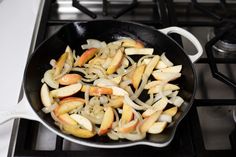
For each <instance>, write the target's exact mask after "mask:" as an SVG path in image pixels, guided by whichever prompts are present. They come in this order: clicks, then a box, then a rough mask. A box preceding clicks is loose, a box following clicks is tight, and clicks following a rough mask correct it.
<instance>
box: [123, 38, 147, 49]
mask: <svg viewBox="0 0 236 157" xmlns="http://www.w3.org/2000/svg"><path fill="white" fill-rule="evenodd" d="M121 46H123V47H134V48H144V45H143V43H142V42H141V41H138V40H137V41H135V40H133V39H131V38H126V39H122V44H121Z"/></svg>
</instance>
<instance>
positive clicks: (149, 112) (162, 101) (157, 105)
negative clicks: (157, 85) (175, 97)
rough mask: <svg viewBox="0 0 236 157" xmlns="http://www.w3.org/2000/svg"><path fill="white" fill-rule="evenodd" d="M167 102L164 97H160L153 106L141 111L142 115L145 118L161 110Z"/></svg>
mask: <svg viewBox="0 0 236 157" xmlns="http://www.w3.org/2000/svg"><path fill="white" fill-rule="evenodd" d="M167 104H168V99H167V98H166V97H163V98H161V99H160V100H158V101H157V102H156V103H154V104H153V106H152V107H151V108H149V109H147V110H146V111H144V112H143V114H142V117H144V118H146V117H149V116H151V115H152V114H153V113H154V112H156V111H162V110H163V109H164V108H165V107H166V105H167Z"/></svg>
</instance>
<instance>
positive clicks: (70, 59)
mask: <svg viewBox="0 0 236 157" xmlns="http://www.w3.org/2000/svg"><path fill="white" fill-rule="evenodd" d="M65 52H67V53H68V56H67V59H66V63H67V64H68V65H69V66H70V67H72V66H73V63H74V57H73V52H72V50H71V48H70V46H67V47H66V50H65Z"/></svg>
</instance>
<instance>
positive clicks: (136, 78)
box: [132, 64, 146, 89]
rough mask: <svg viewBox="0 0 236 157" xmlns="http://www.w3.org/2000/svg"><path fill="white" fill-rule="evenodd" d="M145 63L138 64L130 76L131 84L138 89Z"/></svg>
mask: <svg viewBox="0 0 236 157" xmlns="http://www.w3.org/2000/svg"><path fill="white" fill-rule="evenodd" d="M145 67H146V65H145V64H141V65H140V66H138V67H137V68H136V69H135V71H134V73H133V76H132V84H133V86H134V88H135V89H138V86H139V84H140V82H141V80H142V76H143V73H144V70H145Z"/></svg>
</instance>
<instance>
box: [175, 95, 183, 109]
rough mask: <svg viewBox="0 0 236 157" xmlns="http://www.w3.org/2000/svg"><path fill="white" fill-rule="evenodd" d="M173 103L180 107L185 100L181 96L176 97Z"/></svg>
mask: <svg viewBox="0 0 236 157" xmlns="http://www.w3.org/2000/svg"><path fill="white" fill-rule="evenodd" d="M172 102H173V105H175V106H177V107H180V106H181V105H182V104H183V102H184V100H183V98H181V97H180V96H176V97H174V98H173V100H172Z"/></svg>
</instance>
